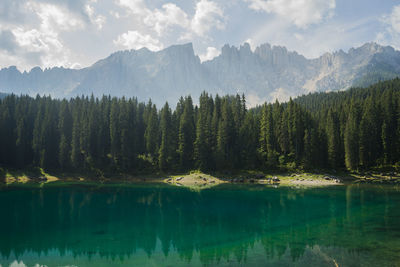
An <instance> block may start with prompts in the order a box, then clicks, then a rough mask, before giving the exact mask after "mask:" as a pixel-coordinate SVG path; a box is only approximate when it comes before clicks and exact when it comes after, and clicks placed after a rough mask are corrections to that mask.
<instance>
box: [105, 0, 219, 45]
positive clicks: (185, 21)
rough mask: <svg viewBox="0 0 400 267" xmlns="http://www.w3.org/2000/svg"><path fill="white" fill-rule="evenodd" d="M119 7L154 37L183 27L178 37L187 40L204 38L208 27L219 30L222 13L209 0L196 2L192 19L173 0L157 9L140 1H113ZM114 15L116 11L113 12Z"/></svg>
mask: <svg viewBox="0 0 400 267" xmlns="http://www.w3.org/2000/svg"><path fill="white" fill-rule="evenodd" d="M116 3H117V4H118V5H119V6H121V7H124V8H128V13H129V14H130V15H132V16H133V18H134V19H136V22H137V24H136V25H135V26H136V28H140V27H141V26H143V25H144V26H147V27H148V28H150V29H151V30H153V31H155V32H156V33H157V35H158V36H164V35H165V33H167V32H168V30H169V29H170V28H172V27H176V28H175V30H176V29H183V30H184V33H183V34H182V35H181V38H180V39H191V38H193V36H199V37H205V36H206V34H207V33H208V32H209V31H210V30H211V29H212V28H214V27H215V28H217V29H223V28H224V27H225V23H224V13H223V10H222V9H221V7H220V6H219V5H218V4H217V3H215V2H213V1H209V0H200V1H198V2H197V3H196V6H195V13H194V15H193V17H192V18H189V16H188V14H187V13H186V12H185V11H184V10H182V9H181V8H180V7H178V6H177V5H176V4H174V3H166V4H164V5H162V8H161V9H157V8H156V9H154V10H151V9H149V8H148V7H147V5H146V4H145V2H144V1H143V0H117V2H116ZM113 15H114V16H115V17H117V18H119V17H121V15H120V14H119V13H118V12H113Z"/></svg>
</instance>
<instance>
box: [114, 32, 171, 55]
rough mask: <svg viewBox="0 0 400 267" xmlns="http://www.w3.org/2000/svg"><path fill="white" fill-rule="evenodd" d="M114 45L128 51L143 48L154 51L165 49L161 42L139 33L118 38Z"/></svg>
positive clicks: (131, 33) (125, 34) (128, 33)
mask: <svg viewBox="0 0 400 267" xmlns="http://www.w3.org/2000/svg"><path fill="white" fill-rule="evenodd" d="M114 44H115V45H117V46H121V47H124V48H127V49H140V48H143V47H146V48H148V49H149V50H152V51H158V50H160V49H162V48H163V45H162V44H161V43H160V41H159V40H157V39H154V38H152V37H151V36H150V35H148V34H141V33H139V32H138V31H128V32H126V33H123V34H121V35H119V36H118V38H117V39H116V40H114Z"/></svg>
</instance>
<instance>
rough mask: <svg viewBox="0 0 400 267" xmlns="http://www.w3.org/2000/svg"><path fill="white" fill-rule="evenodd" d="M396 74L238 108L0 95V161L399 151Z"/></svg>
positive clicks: (228, 159) (111, 167) (310, 165)
mask: <svg viewBox="0 0 400 267" xmlns="http://www.w3.org/2000/svg"><path fill="white" fill-rule="evenodd" d="M399 89H400V80H399V79H394V80H391V81H387V82H380V83H378V84H375V85H373V86H370V87H368V88H354V89H351V90H348V91H345V92H334V93H316V94H310V95H307V96H302V97H299V98H296V99H295V100H292V99H290V101H288V102H286V103H279V102H278V101H276V102H275V103H265V104H264V105H262V106H258V107H256V108H252V109H248V108H247V107H246V101H245V97H244V96H243V95H242V96H239V95H236V96H223V97H220V96H218V95H216V96H215V97H213V96H211V95H209V94H208V93H206V92H203V93H202V94H201V96H200V99H199V102H198V103H199V104H198V105H195V104H193V100H192V98H191V97H190V96H187V97H184V98H183V97H181V98H180V99H179V101H178V103H177V105H176V107H175V109H172V108H171V107H170V106H169V104H168V103H165V105H164V106H163V107H162V108H161V109H157V107H156V105H155V104H153V103H152V102H151V100H150V101H148V102H147V103H143V102H139V101H138V100H137V99H136V98H124V97H123V98H115V97H110V96H103V97H102V98H100V99H98V98H94V97H93V96H92V97H86V96H82V97H76V98H72V99H69V100H66V99H63V100H58V99H52V98H51V97H47V96H44V97H41V96H37V97H36V98H32V97H29V96H23V95H21V96H15V95H9V96H7V97H5V98H4V99H1V100H0V148H1V149H0V164H1V165H2V166H4V167H10V168H26V167H35V166H39V167H42V168H44V169H47V170H62V171H71V170H72V171H94V172H108V171H110V172H115V171H118V172H125V173H139V172H154V171H162V172H177V171H188V170H191V169H200V170H203V171H222V170H232V169H268V170H276V169H305V170H312V169H321V168H325V169H326V168H331V169H344V168H347V169H348V170H360V169H369V168H371V167H375V166H384V165H393V164H396V163H398V162H399V161H400V160H399V159H400V90H399Z"/></svg>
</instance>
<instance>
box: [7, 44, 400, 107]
mask: <svg viewBox="0 0 400 267" xmlns="http://www.w3.org/2000/svg"><path fill="white" fill-rule="evenodd" d="M398 76H400V52H399V51H396V50H395V49H394V48H392V47H390V46H381V45H379V44H376V43H366V44H364V45H363V46H361V47H358V48H351V49H350V50H349V51H348V52H347V53H346V52H344V51H342V50H339V51H337V52H334V53H325V54H324V55H322V56H321V57H319V58H315V59H307V58H305V57H304V56H302V55H300V54H298V53H297V52H291V51H288V50H287V49H286V48H285V47H280V46H271V45H269V44H263V45H261V46H259V47H257V48H256V49H255V50H254V51H252V50H251V49H250V46H249V44H247V43H245V44H243V45H241V46H240V47H235V46H230V45H225V46H224V47H222V49H221V54H220V55H219V56H217V57H215V58H214V59H212V60H209V61H205V62H203V63H202V62H201V61H200V59H199V57H198V56H197V55H195V53H194V50H193V46H192V44H191V43H188V44H183V45H173V46H170V47H168V48H166V49H164V50H161V51H158V52H152V51H150V50H148V49H146V48H142V49H139V50H126V51H118V52H115V53H113V54H111V55H110V56H109V57H107V58H105V59H102V60H99V61H97V62H96V63H95V64H93V65H92V66H90V67H87V68H83V69H79V70H76V69H66V68H62V67H61V68H60V67H56V68H50V69H45V70H42V69H41V68H39V67H35V68H33V69H32V70H30V71H29V72H22V73H21V72H20V71H18V69H17V68H16V67H15V66H11V67H8V68H3V69H1V70H0V91H2V92H6V93H16V94H20V93H23V94H29V95H36V94H38V93H39V94H50V95H52V96H53V97H57V98H63V97H72V96H76V95H82V94H84V95H90V94H92V93H93V94H94V95H95V96H101V95H103V94H106V95H112V96H128V97H131V96H137V97H138V98H139V99H140V100H147V99H149V98H151V99H152V101H153V102H154V103H156V104H162V103H164V102H165V101H169V102H170V103H175V102H176V100H177V99H178V98H179V96H181V95H188V94H191V95H192V96H193V97H195V98H197V97H198V96H199V95H200V93H201V92H202V91H203V90H205V91H207V92H210V93H213V94H217V93H218V94H234V93H240V94H242V93H244V94H245V95H246V96H247V100H248V102H249V103H250V105H254V104H257V103H261V102H263V101H274V100H275V99H276V98H278V99H280V100H285V99H287V98H289V97H290V96H291V97H294V96H298V95H302V94H306V93H309V92H323V91H334V90H344V89H347V88H349V87H351V86H368V85H370V84H373V83H375V82H377V81H381V80H387V79H392V78H395V77H398Z"/></svg>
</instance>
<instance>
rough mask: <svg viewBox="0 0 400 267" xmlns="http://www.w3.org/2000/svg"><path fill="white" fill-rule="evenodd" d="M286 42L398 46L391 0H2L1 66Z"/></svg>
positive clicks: (211, 52)
mask: <svg viewBox="0 0 400 267" xmlns="http://www.w3.org/2000/svg"><path fill="white" fill-rule="evenodd" d="M189 42H191V43H193V47H194V50H195V53H196V54H197V55H198V56H199V57H200V59H201V60H202V61H206V60H210V59H212V58H214V57H215V56H218V54H219V53H220V50H221V47H222V46H223V45H225V44H230V45H235V46H240V45H241V44H243V43H245V42H248V43H249V44H250V46H251V47H252V49H255V48H256V47H257V46H258V45H260V44H263V43H270V44H272V45H279V46H285V47H287V48H288V49H289V50H291V51H297V52H298V53H299V54H302V55H304V56H306V57H307V58H315V57H318V56H320V55H322V54H323V53H325V52H333V51H337V50H339V49H343V50H344V51H347V50H348V49H349V48H351V47H358V46H361V45H362V44H364V43H366V42H377V43H379V44H382V45H391V46H393V47H394V48H396V49H400V1H398V0H397V1H394V0H379V1H377V0H169V1H160V0H148V1H145V0H107V1H106V0H1V1H0V68H3V67H8V66H17V68H18V69H19V70H21V71H25V70H27V71H29V70H30V69H31V68H33V67H35V66H39V67H41V68H48V67H54V66H63V67H66V68H83V67H87V66H90V65H92V64H93V63H95V62H96V61H97V60H99V59H102V58H105V57H107V56H108V55H110V54H111V53H113V52H115V51H118V50H126V49H140V48H142V47H147V48H148V49H150V50H153V51H158V50H160V49H163V48H166V47H168V46H170V45H174V44H184V43H189Z"/></svg>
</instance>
